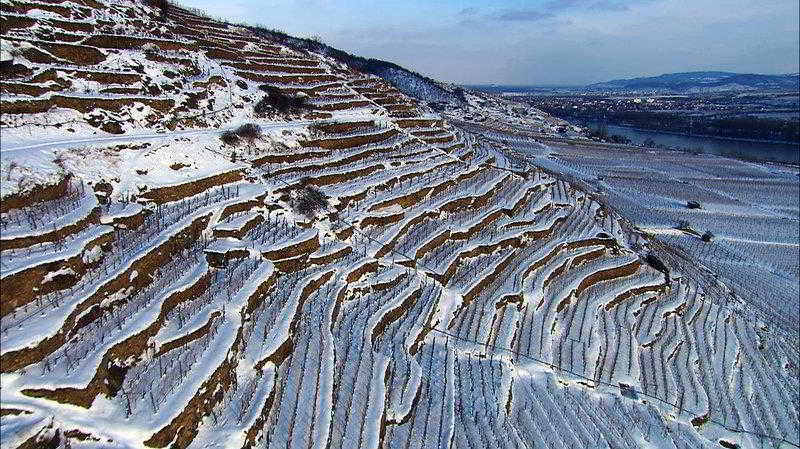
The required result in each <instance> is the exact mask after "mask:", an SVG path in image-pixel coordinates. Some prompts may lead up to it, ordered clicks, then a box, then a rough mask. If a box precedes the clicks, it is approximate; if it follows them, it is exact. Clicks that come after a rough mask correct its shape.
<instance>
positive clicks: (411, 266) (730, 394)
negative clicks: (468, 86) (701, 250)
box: [0, 0, 800, 449]
mask: <svg viewBox="0 0 800 449" xmlns="http://www.w3.org/2000/svg"><path fill="white" fill-rule="evenodd" d="M2 7H3V13H4V14H3V19H2V20H3V22H2V23H3V28H2V33H3V38H4V39H5V40H7V41H8V42H11V44H9V45H10V46H11V47H10V48H11V49H12V50H9V51H12V52H13V53H14V60H13V63H11V64H5V65H4V71H3V93H2V97H1V100H2V116H1V117H0V121H1V122H2V126H3V128H2V132H3V142H2V147H1V148H0V149H2V166H0V175H1V176H2V179H3V186H2V208H0V209H1V212H2V216H1V217H0V218H2V221H1V222H0V226H2V228H0V230H1V231H2V237H1V238H0V251H1V252H0V255H2V259H0V262H2V264H0V276H2V297H1V298H0V306H2V307H0V317H1V318H2V319H1V320H0V346H1V349H0V373H1V374H0V382H1V383H2V401H1V402H0V430H1V432H0V434H2V440H1V441H2V445H3V447H104V448H112V447H113V448H117V447H119V448H127V447H155V448H161V447H176V448H184V447H232V448H251V447H282V448H283V447H298V448H311V447H326V448H334V449H339V448H342V449H344V448H352V447H371V448H389V447H391V448H422V447H441V448H450V447H459V448H462V447H463V448H473V447H498V448H500V447H527V448H532V447H549V448H556V447H558V448H567V447H570V448H572V447H585V448H595V447H615V448H616V447H630V448H632V447H675V448H681V449H682V448H697V447H703V448H713V447H721V446H722V447H743V448H744V447H747V448H756V447H764V446H769V447H797V446H798V444H800V432H799V431H798V426H797V422H798V413H800V396H798V390H799V389H800V385H798V380H797V379H798V369H800V368H798V363H799V361H800V354H799V353H798V350H799V348H798V343H797V340H796V337H795V335H796V334H794V333H793V331H795V332H796V323H794V324H792V323H791V320H789V325H784V323H773V322H770V321H766V320H764V319H763V314H761V313H760V312H761V311H760V310H759V309H758V304H757V303H756V302H748V301H739V300H737V299H735V298H733V297H732V296H731V295H730V291H729V290H727V287H726V285H725V284H724V283H721V282H719V281H718V280H717V279H716V278H715V276H714V273H713V271H706V270H692V269H690V268H691V266H692V265H691V264H690V263H688V264H677V263H674V261H675V259H674V258H673V257H672V253H670V252H668V248H667V247H666V246H662V245H659V244H658V242H656V241H655V240H653V239H652V238H651V237H648V236H647V235H646V234H645V233H643V232H641V231H640V230H639V229H637V228H636V227H635V226H632V225H630V224H629V222H628V221H626V220H623V219H621V217H620V215H619V214H618V212H617V211H615V210H613V208H612V207H610V206H609V205H608V203H607V202H606V201H604V200H603V199H602V198H600V197H598V196H597V195H596V193H595V192H592V191H589V190H588V189H585V188H584V187H583V184H580V183H576V182H572V181H571V179H572V178H568V177H565V176H563V175H562V174H560V173H559V172H557V171H554V170H550V169H547V167H540V166H537V165H536V164H534V163H531V161H528V160H526V159H524V158H520V157H516V156H514V154H513V153H511V152H510V151H507V150H506V149H507V147H509V146H511V143H509V142H508V139H499V140H494V139H487V138H485V137H482V136H479V135H478V134H476V133H473V132H471V131H467V130H464V129H461V128H458V127H456V126H454V125H451V124H450V123H449V122H447V121H446V120H444V119H443V118H442V117H441V116H439V115H437V114H435V113H434V112H433V111H431V110H430V109H429V108H428V107H427V106H425V105H423V104H421V103H419V102H418V101H416V100H414V99H411V98H409V97H407V96H405V95H403V94H402V93H400V92H399V91H397V90H396V89H394V88H393V87H392V86H391V85H390V84H388V83H387V82H385V81H384V80H382V79H379V78H376V77H373V76H367V75H364V74H361V73H359V72H357V71H354V70H352V69H350V68H348V67H346V66H342V65H340V64H338V63H335V62H333V61H331V60H329V59H327V58H325V57H324V56H320V55H317V54H313V53H308V52H301V51H297V50H293V49H291V48H288V47H284V46H281V45H278V44H276V43H274V42H269V41H266V40H263V39H262V38H259V37H256V36H254V35H252V34H250V33H249V32H247V31H246V30H244V29H240V28H236V27H231V26H228V25H224V24H220V23H218V22H215V21H213V20H211V19H208V18H206V17H203V16H202V15H200V14H198V13H196V12H192V11H188V10H184V9H181V8H179V7H175V6H173V7H170V8H168V10H167V13H166V16H162V15H161V13H160V12H159V11H158V10H157V9H153V8H151V7H149V6H146V5H143V4H141V3H137V2H126V1H119V2H117V1H114V2H111V1H108V2H107V1H99V0H69V1H62V2H60V3H39V2H33V1H13V2H8V3H4V4H3V6H2ZM4 45H5V44H4ZM154 47H156V48H154ZM4 50H5V48H4ZM91 55H93V56H91ZM9 67H10V68H9ZM170 73H172V74H174V76H172V75H170ZM264 86H266V87H264ZM112 89H113V90H112ZM276 90H277V93H276ZM301 97H302V98H303V100H298V98H301ZM264 98H267V100H264ZM270 98H271V100H270ZM280 99H288V100H287V101H289V100H291V101H290V102H296V103H298V105H297V106H296V107H282V106H281V103H280V101H279V100H280ZM262 100H264V101H263V102H262ZM258 104H261V106H257V105H258ZM497 104H500V105H502V108H505V107H506V106H507V103H506V102H498V103H497ZM471 107H473V108H477V107H478V105H477V104H474V105H472V106H471ZM482 107H485V108H486V110H485V111H484V115H485V116H488V117H494V118H497V117H503V116H504V115H503V114H506V113H507V112H508V111H507V110H506V109H497V110H494V109H491V107H490V105H484V106H482ZM497 107H498V108H500V106H497ZM201 111H202V114H200V112H201ZM530 120H531V123H532V122H534V121H537V120H541V124H542V126H541V127H540V130H545V129H546V128H547V127H548V123H549V122H548V121H549V120H550V119H548V118H547V117H545V116H541V117H539V118H531V119H530ZM242 125H245V126H242ZM513 126H520V124H519V123H514V124H513ZM503 140H506V142H503ZM533 162H536V161H533ZM540 165H543V164H540ZM551 168H552V167H551ZM790 318H791V317H790ZM792 326H794V328H793V327H792Z"/></svg>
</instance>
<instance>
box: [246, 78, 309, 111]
mask: <svg viewBox="0 0 800 449" xmlns="http://www.w3.org/2000/svg"><path fill="white" fill-rule="evenodd" d="M259 89H261V90H263V91H264V92H266V93H267V96H266V97H264V98H262V99H261V100H259V101H258V103H256V105H255V107H254V108H253V111H254V112H255V113H256V115H259V116H263V115H266V114H267V112H268V111H269V110H270V109H271V108H274V109H275V110H277V111H278V112H280V113H287V112H294V111H298V110H301V109H308V108H309V107H310V105H309V104H308V102H307V101H306V98H305V97H300V96H290V95H286V94H284V93H283V92H281V91H280V89H278V88H277V87H274V86H270V85H268V84H265V85H263V86H260V87H259Z"/></svg>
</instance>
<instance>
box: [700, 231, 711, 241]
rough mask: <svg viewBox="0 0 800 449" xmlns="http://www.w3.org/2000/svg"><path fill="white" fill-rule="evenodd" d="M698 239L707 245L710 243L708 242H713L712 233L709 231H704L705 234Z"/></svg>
mask: <svg viewBox="0 0 800 449" xmlns="http://www.w3.org/2000/svg"><path fill="white" fill-rule="evenodd" d="M700 238H701V239H702V240H703V241H704V242H706V243H708V242H710V241H712V240H714V233H713V232H711V231H706V232H705V233H703V236H702V237H700Z"/></svg>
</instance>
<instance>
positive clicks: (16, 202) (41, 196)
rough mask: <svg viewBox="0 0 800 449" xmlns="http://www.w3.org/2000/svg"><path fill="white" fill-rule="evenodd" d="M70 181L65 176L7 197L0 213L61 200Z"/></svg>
mask: <svg viewBox="0 0 800 449" xmlns="http://www.w3.org/2000/svg"><path fill="white" fill-rule="evenodd" d="M4 107H5V106H4ZM71 179H72V177H71V176H69V175H67V176H65V177H63V178H61V180H59V181H58V182H57V183H55V184H40V185H37V186H36V187H34V188H33V189H31V190H30V191H28V192H22V193H15V194H12V195H7V196H5V197H3V199H2V201H0V213H6V212H8V211H10V210H11V209H21V208H23V207H29V206H32V205H34V204H36V203H41V202H44V201H52V200H55V199H58V198H63V197H64V196H65V195H66V194H67V192H68V191H69V186H70V180H71Z"/></svg>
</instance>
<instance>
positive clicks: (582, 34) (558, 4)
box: [179, 0, 800, 84]
mask: <svg viewBox="0 0 800 449" xmlns="http://www.w3.org/2000/svg"><path fill="white" fill-rule="evenodd" d="M179 3H181V4H182V5H184V6H191V7H197V8H200V9H202V10H204V11H206V12H207V13H208V14H210V15H212V16H215V17H222V18H226V19H229V20H232V21H237V22H247V23H251V24H262V25H265V26H267V27H270V28H277V29H280V30H283V31H285V32H287V33H289V34H293V35H297V36H303V37H311V36H318V37H320V38H321V39H322V41H324V42H326V43H328V44H330V45H333V46H334V47H337V48H340V49H342V50H345V51H348V52H351V53H354V54H357V55H360V56H366V57H375V58H380V59H385V60H389V61H392V62H395V63H398V64H400V65H402V66H405V67H408V68H410V69H413V70H416V71H419V72H421V73H423V74H426V75H429V76H431V77H434V78H436V79H440V80H442V81H450V82H457V83H498V84H586V83H592V82H599V81H606V80H610V79H614V78H627V77H634V76H646V75H658V74H661V73H668V72H681V71H694V70H725V71H735V72H748V73H795V72H798V71H800V69H798V66H799V65H800V62H799V61H798V60H799V59H800V56H798V53H800V44H799V41H800V39H798V35H799V34H800V28H799V27H798V15H800V2H798V1H797V0H759V1H758V2H754V1H752V0H532V1H522V0H509V1H502V2H501V1H492V2H489V1H476V0H464V1H454V0H427V1H422V0H405V1H399V0H387V1H381V0H374V1H365V0H353V1H337V0H283V1H279V0H230V1H228V2H224V3H222V2H219V0H179ZM220 3H222V4H220Z"/></svg>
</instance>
